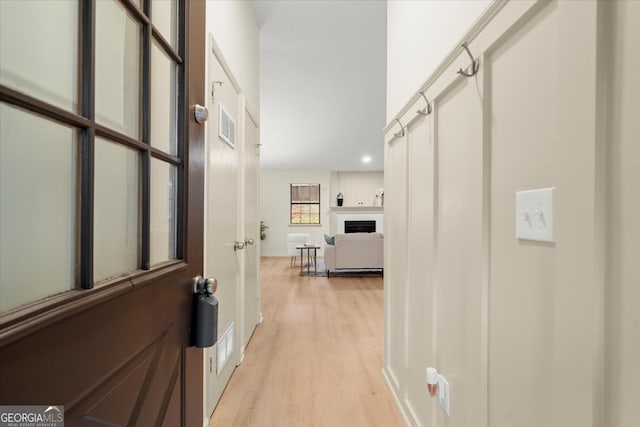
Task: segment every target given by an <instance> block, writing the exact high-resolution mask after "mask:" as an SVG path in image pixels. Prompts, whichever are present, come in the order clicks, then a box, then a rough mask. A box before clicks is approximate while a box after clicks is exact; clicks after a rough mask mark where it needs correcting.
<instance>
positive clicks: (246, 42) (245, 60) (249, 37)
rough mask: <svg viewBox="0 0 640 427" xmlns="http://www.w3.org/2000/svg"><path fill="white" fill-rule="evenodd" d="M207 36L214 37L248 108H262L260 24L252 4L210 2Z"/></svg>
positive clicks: (254, 109) (222, 0) (208, 5)
mask: <svg viewBox="0 0 640 427" xmlns="http://www.w3.org/2000/svg"><path fill="white" fill-rule="evenodd" d="M207 33H211V34H213V38H214V39H215V41H216V43H217V44H218V47H219V48H220V50H221V51H222V54H223V55H224V58H225V60H226V61H227V63H228V65H229V68H231V70H232V71H233V74H234V76H235V78H236V79H237V80H238V84H239V85H240V87H241V88H242V92H243V94H244V95H245V97H246V99H247V105H248V106H249V107H250V108H251V110H252V111H253V112H254V113H255V114H257V111H258V109H259V108H260V89H259V87H260V83H259V77H258V70H259V59H258V58H259V56H258V55H259V54H258V48H259V42H258V25H257V23H256V19H255V14H254V12H253V9H252V7H251V3H250V2H248V1H232V0H231V1H226V0H216V1H207Z"/></svg>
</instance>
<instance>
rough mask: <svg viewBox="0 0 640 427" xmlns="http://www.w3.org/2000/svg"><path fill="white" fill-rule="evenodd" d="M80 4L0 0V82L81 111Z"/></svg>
mask: <svg viewBox="0 0 640 427" xmlns="http://www.w3.org/2000/svg"><path fill="white" fill-rule="evenodd" d="M78 5H79V2H77V1H23V0H0V84H3V85H5V86H8V87H10V88H12V89H15V90H18V91H20V92H23V93H25V94H27V95H31V96H33V97H36V98H40V99H42V100H43V101H45V102H48V103H50V104H53V105H56V106H57V107H61V108H64V109H66V110H70V111H76V110H77V104H78V103H77V96H78V81H77V78H78V22H79V18H78V16H79V11H78Z"/></svg>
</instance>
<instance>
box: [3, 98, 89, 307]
mask: <svg viewBox="0 0 640 427" xmlns="http://www.w3.org/2000/svg"><path fill="white" fill-rule="evenodd" d="M0 123H2V126H0V312H3V311H6V310H10V309H12V308H15V307H18V306H21V305H23V304H27V303H30V302H33V301H36V300H39V299H42V298H45V297H47V296H50V295H54V294H57V293H60V292H64V291H66V290H69V289H72V288H74V287H75V283H76V265H77V264H76V249H77V248H76V236H77V230H76V223H77V221H76V219H77V216H76V212H77V199H76V194H77V185H78V178H77V168H76V165H77V162H78V131H77V130H76V129H73V128H70V127H67V126H63V125H60V124H58V123H56V122H53V121H50V120H47V119H44V118H42V117H40V116H37V115H34V114H31V113H29V112H26V111H23V110H20V109H17V108H15V107H12V106H9V105H8V104H5V103H0Z"/></svg>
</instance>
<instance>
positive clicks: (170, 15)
mask: <svg viewBox="0 0 640 427" xmlns="http://www.w3.org/2000/svg"><path fill="white" fill-rule="evenodd" d="M151 8H152V9H151V21H152V23H153V25H154V26H155V27H156V28H157V29H158V31H160V33H161V34H162V37H164V38H165V39H166V40H167V41H168V42H169V43H170V44H171V46H173V47H176V45H177V43H178V37H177V34H178V1H177V0H153V1H152V2H151Z"/></svg>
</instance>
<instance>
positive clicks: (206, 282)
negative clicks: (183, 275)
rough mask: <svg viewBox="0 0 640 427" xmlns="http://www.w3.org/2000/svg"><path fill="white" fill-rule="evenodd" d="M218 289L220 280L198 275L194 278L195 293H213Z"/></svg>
mask: <svg viewBox="0 0 640 427" xmlns="http://www.w3.org/2000/svg"><path fill="white" fill-rule="evenodd" d="M217 290H218V280H217V279H213V278H206V279H205V278H204V277H202V276H196V277H194V278H193V293H194V294H200V293H204V294H208V295H213V294H215V293H216V291H217Z"/></svg>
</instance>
